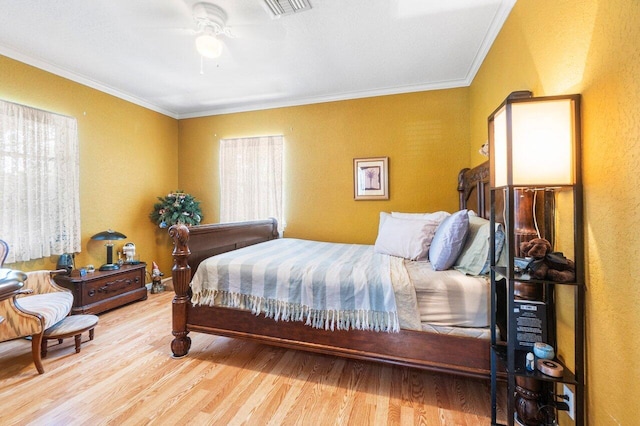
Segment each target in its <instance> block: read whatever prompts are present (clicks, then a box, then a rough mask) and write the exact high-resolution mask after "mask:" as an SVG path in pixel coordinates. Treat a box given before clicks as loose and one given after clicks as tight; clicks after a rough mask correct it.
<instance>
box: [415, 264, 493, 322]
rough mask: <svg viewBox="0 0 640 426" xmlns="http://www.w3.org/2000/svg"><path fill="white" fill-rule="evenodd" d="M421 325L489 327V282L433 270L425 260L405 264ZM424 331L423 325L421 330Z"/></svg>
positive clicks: (455, 273) (485, 278)
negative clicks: (414, 293) (413, 291)
mask: <svg viewBox="0 0 640 426" xmlns="http://www.w3.org/2000/svg"><path fill="white" fill-rule="evenodd" d="M405 268H406V269H407V272H408V275H409V278H410V280H411V282H412V284H413V286H414V288H415V292H416V300H417V304H418V312H419V315H420V322H421V323H423V324H428V325H431V326H445V327H488V326H489V324H490V322H491V317H490V302H491V301H490V299H489V293H490V286H491V284H490V282H489V279H488V278H487V277H483V276H480V277H475V276H469V275H465V274H463V273H462V272H460V271H456V270H453V269H451V270H446V271H434V270H433V268H432V267H431V264H430V263H429V262H428V261H405ZM422 328H423V329H424V326H423V327H422Z"/></svg>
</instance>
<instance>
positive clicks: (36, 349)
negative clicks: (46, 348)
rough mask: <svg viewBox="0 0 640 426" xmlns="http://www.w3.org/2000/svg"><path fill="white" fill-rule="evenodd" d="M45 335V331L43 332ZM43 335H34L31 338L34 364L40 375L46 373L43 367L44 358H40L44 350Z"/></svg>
mask: <svg viewBox="0 0 640 426" xmlns="http://www.w3.org/2000/svg"><path fill="white" fill-rule="evenodd" d="M42 333H44V330H42ZM42 333H38V334H34V335H32V336H31V354H32V355H33V363H34V364H35V365H36V370H38V373H40V374H42V373H44V367H43V366H42V358H41V357H40V350H41V349H42Z"/></svg>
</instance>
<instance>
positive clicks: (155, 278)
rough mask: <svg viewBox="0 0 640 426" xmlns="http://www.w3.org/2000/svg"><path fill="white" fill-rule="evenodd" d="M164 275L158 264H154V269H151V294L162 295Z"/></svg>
mask: <svg viewBox="0 0 640 426" xmlns="http://www.w3.org/2000/svg"><path fill="white" fill-rule="evenodd" d="M163 276H164V274H163V273H162V272H160V268H158V264H157V263H156V262H153V268H152V269H151V294H156V293H161V292H163V291H164V284H162V277H163Z"/></svg>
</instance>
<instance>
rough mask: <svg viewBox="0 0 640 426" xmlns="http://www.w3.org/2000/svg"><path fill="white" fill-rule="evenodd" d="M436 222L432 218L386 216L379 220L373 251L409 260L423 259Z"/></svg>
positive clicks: (434, 230) (434, 231)
mask: <svg viewBox="0 0 640 426" xmlns="http://www.w3.org/2000/svg"><path fill="white" fill-rule="evenodd" d="M380 217H381V219H382V217H383V215H382V214H380ZM438 224H439V223H438V222H436V221H433V220H418V219H400V218H397V217H393V216H386V217H385V219H384V220H381V224H380V229H379V231H378V238H377V239H376V243H375V246H374V251H375V252H376V253H382V254H388V255H391V256H397V257H403V258H405V259H409V260H418V259H425V258H426V257H427V255H428V253H429V246H430V245H431V240H433V236H434V235H435V233H436V229H437V228H438Z"/></svg>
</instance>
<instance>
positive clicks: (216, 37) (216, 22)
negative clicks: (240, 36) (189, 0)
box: [193, 2, 234, 58]
mask: <svg viewBox="0 0 640 426" xmlns="http://www.w3.org/2000/svg"><path fill="white" fill-rule="evenodd" d="M193 20H194V21H195V23H196V31H197V36H196V49H197V50H198V53H199V54H200V55H201V56H203V57H205V58H217V57H219V56H220V55H221V54H222V48H223V43H222V41H221V40H220V36H225V37H229V38H233V37H234V35H233V33H232V32H231V29H230V28H229V27H227V26H226V23H227V13H226V12H225V11H224V9H222V8H221V7H220V6H217V5H215V4H212V3H207V2H200V3H196V4H194V5H193Z"/></svg>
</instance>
